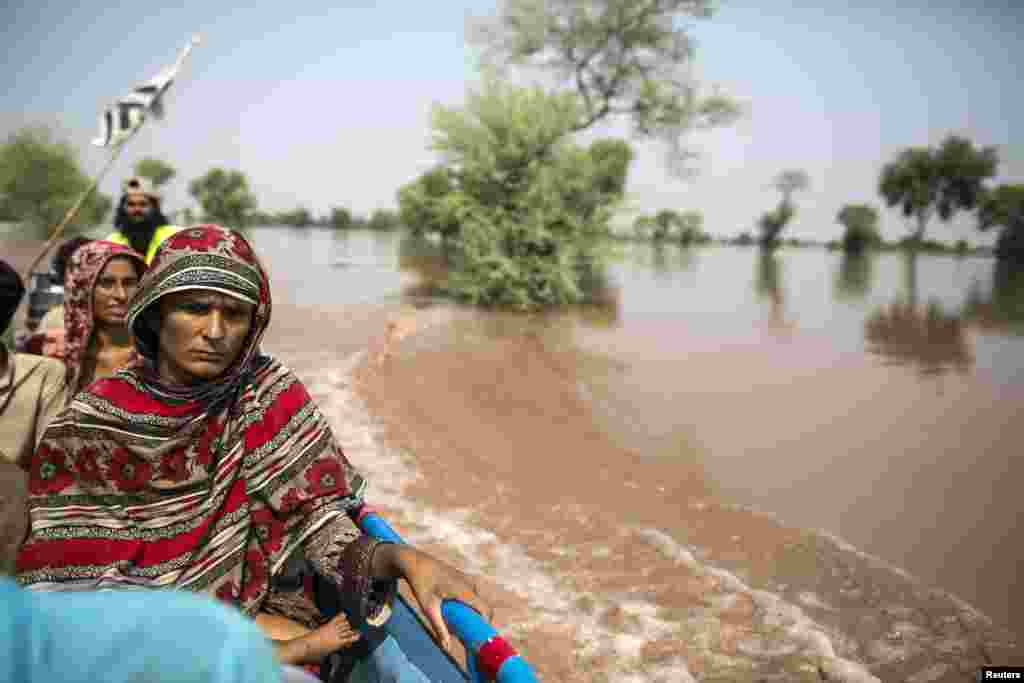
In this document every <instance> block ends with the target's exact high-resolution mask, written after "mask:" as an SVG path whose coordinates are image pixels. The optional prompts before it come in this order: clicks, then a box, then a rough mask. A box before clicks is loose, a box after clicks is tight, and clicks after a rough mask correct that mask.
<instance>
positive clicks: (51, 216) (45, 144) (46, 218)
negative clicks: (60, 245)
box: [0, 126, 113, 232]
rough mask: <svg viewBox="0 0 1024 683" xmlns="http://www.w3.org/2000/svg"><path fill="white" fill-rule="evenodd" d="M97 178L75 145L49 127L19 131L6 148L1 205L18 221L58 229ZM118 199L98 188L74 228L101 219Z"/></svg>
mask: <svg viewBox="0 0 1024 683" xmlns="http://www.w3.org/2000/svg"><path fill="white" fill-rule="evenodd" d="M91 183H92V181H91V179H90V178H89V177H88V176H86V175H85V173H84V172H83V171H82V170H81V168H80V167H79V165H78V159H77V157H76V155H75V153H74V150H73V149H72V147H71V145H70V144H68V143H67V142H66V141H64V140H59V139H57V138H56V137H55V135H54V133H53V132H52V131H51V130H50V129H49V128H47V127H45V126H29V127H27V128H23V129H21V130H18V131H16V132H14V133H12V134H11V135H10V136H9V137H8V138H7V141H6V142H5V143H4V145H3V146H2V147H0V206H2V207H3V208H2V213H3V214H5V215H6V216H7V217H9V218H11V219H13V220H18V221H24V222H26V223H29V224H31V225H33V226H35V227H36V228H50V229H52V228H55V227H56V226H57V225H58V224H59V223H60V222H61V221H62V220H63V219H64V216H65V215H66V214H67V212H68V210H69V209H70V208H71V207H72V206H73V205H74V203H75V202H76V201H77V200H78V198H79V197H80V196H81V194H82V193H83V192H85V191H86V189H87V188H88V187H89V186H90V185H91ZM112 204H113V203H112V202H111V200H110V197H108V196H107V195H104V194H100V193H98V192H95V191H94V192H92V193H91V194H90V195H89V198H88V199H87V200H86V201H85V203H84V204H83V205H82V208H81V209H80V210H79V212H78V214H77V215H76V216H75V218H74V219H73V220H72V222H71V224H70V225H69V226H68V231H69V232H73V231H75V230H80V229H83V228H86V227H91V226H93V225H97V224H99V223H101V222H102V221H103V220H104V218H105V217H106V216H107V214H108V213H109V212H110V208H111V206H112Z"/></svg>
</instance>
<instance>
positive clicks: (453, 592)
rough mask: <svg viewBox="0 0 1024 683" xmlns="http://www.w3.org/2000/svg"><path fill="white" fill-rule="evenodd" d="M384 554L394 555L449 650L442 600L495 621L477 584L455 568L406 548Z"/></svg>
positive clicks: (396, 547)
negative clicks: (462, 606) (459, 604)
mask: <svg viewBox="0 0 1024 683" xmlns="http://www.w3.org/2000/svg"><path fill="white" fill-rule="evenodd" d="M382 550H384V552H385V553H388V554H391V555H392V557H391V558H389V559H391V560H392V561H393V562H394V565H393V566H394V567H395V569H396V570H397V571H396V573H397V574H398V575H400V576H401V577H402V578H404V579H405V580H406V581H407V582H408V584H409V587H410V588H412V592H413V595H415V596H416V601H417V602H419V604H420V608H421V609H422V610H423V613H424V614H425V615H426V617H427V620H428V621H429V622H430V625H431V626H433V628H434V632H435V633H436V634H437V636H438V638H439V639H440V640H441V645H442V646H443V647H444V648H445V649H446V650H448V651H451V635H450V634H449V633H448V628H447V626H446V625H445V623H444V618H443V617H442V616H441V601H442V600H459V601H460V602H463V603H465V604H466V605H468V606H470V607H472V608H473V609H475V610H476V611H477V612H479V613H480V614H481V615H482V616H483V618H484V619H486V620H487V621H488V622H489V621H491V619H492V618H493V611H492V610H491V608H490V606H489V605H488V604H487V603H485V602H484V600H483V598H482V597H481V596H480V593H479V591H478V588H477V584H476V581H474V580H473V579H472V578H471V577H469V576H467V575H466V574H464V573H462V572H460V571H459V570H458V569H456V568H455V567H452V566H451V565H449V564H446V563H444V562H442V561H441V560H438V559H436V558H434V557H431V556H430V555H428V554H426V553H425V552H423V551H420V550H416V549H415V548H413V547H411V546H407V545H390V544H389V545H384V546H379V547H378V548H377V552H378V553H379V552H381V551H382ZM375 560H376V558H375Z"/></svg>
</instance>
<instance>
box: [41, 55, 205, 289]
mask: <svg viewBox="0 0 1024 683" xmlns="http://www.w3.org/2000/svg"><path fill="white" fill-rule="evenodd" d="M199 40H200V39H199V36H192V39H191V40H189V43H188V45H186V46H185V49H184V50H182V52H181V54H180V55H178V59H177V60H175V62H174V70H175V72H176V71H178V70H179V69H180V68H181V65H182V64H183V63H184V61H185V58H186V57H188V55H189V53H190V52H192V48H193V47H194V46H196V45H198V44H199ZM145 122H146V118H145V117H143V118H142V119H141V120H139V122H138V123H137V124H136V125H135V126H134V127H133V128H132V130H131V132H129V133H128V135H127V137H125V138H124V139H123V140H121V141H120V142H118V143H117V144H116V145H115V146H114V151H113V153H112V154H111V155H110V158H109V159H107V163H106V164H104V165H103V168H102V169H101V170H100V172H99V175H97V176H96V178H95V180H93V181H92V184H90V185H89V187H88V188H86V190H85V192H83V193H82V194H81V195H80V196H79V197H78V200H77V201H76V202H75V203H74V204H73V205H72V206H71V208H70V209H68V212H67V213H66V214H64V220H62V221H61V222H60V224H59V225H58V226H57V227H56V228H54V230H53V235H51V236H50V238H49V239H48V240H46V244H44V245H43V248H42V250H41V251H40V252H39V254H38V255H36V257H35V259H34V260H33V261H32V264H31V265H30V266H29V267H28V270H26V271H25V282H26V283H29V282H31V281H32V272H33V271H34V270H35V269H36V266H38V265H39V262H40V261H42V260H43V259H44V258H45V257H46V254H47V253H49V251H50V249H52V248H53V245H54V244H55V243H56V242H57V240H58V239H60V236H61V235H62V234H63V233H64V229H65V228H66V227H67V226H68V224H69V223H71V221H72V220H74V218H75V216H76V215H77V214H78V212H79V211H81V209H82V206H83V205H84V204H85V202H86V200H87V199H88V198H89V195H91V194H92V193H93V192H94V191H95V190H96V187H97V186H99V184H100V182H102V180H103V178H104V177H105V176H106V175H107V173H108V172H109V171H110V169H111V168H113V166H114V162H115V161H117V158H118V157H119V156H121V150H123V149H124V148H125V145H127V144H128V141H129V140H131V139H132V138H133V137H135V134H136V133H138V132H139V130H141V129H142V124H144V123H145Z"/></svg>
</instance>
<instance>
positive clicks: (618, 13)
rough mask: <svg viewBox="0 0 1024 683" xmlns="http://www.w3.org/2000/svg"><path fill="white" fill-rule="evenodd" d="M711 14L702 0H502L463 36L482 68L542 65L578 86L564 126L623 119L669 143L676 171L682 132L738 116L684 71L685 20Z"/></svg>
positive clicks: (688, 53) (689, 61) (687, 155)
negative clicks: (479, 51) (476, 48)
mask: <svg viewBox="0 0 1024 683" xmlns="http://www.w3.org/2000/svg"><path fill="white" fill-rule="evenodd" d="M711 14H712V3H711V2H710V1H709V0H604V1H603V2H581V1H580V0H505V1H504V2H503V3H502V4H501V5H500V7H499V11H498V13H497V15H496V16H492V17H490V18H489V19H484V20H477V21H476V22H474V23H473V24H472V25H471V27H470V29H471V30H470V37H471V41H472V42H474V43H476V44H477V45H480V46H481V47H482V48H483V50H484V54H483V57H484V64H485V65H486V66H487V67H491V68H495V69H497V70H498V71H501V70H504V69H507V68H510V67H511V68H527V69H530V68H533V69H539V70H541V71H543V72H546V73H549V74H552V75H554V76H555V77H556V78H557V79H558V80H559V82H560V84H561V85H562V86H563V87H566V88H568V91H569V92H573V93H575V94H576V95H578V96H579V98H580V101H581V106H580V108H579V110H578V111H577V113H576V116H575V118H574V119H573V121H571V122H570V126H569V129H568V132H577V131H582V130H587V129H589V128H591V127H592V126H595V125H597V124H599V123H602V122H606V121H609V120H612V119H625V120H628V121H629V122H630V123H631V124H632V127H633V130H634V131H635V133H636V134H637V135H639V136H641V137H646V138H654V139H658V140H661V141H663V142H664V143H666V144H667V146H668V150H669V152H670V153H669V155H668V160H669V161H670V168H671V170H673V171H674V172H676V173H679V174H683V173H687V172H690V170H691V169H688V168H687V162H688V161H690V160H692V159H693V158H694V157H695V156H696V154H695V153H694V152H693V151H692V150H691V149H689V148H687V146H686V145H685V142H684V139H685V136H686V134H687V133H689V132H691V131H693V130H696V129H709V128H715V127H719V126H725V125H729V124H731V123H732V122H734V121H735V120H736V119H737V118H738V117H739V116H740V108H739V106H738V105H737V104H736V103H735V102H734V101H733V100H732V99H730V98H728V97H726V96H724V95H722V94H719V93H718V92H714V93H712V94H711V95H708V96H701V95H700V94H699V92H698V83H697V82H696V79H695V78H694V77H693V75H692V73H691V67H692V65H693V59H694V44H693V40H692V39H691V38H690V36H689V34H688V33H687V31H688V29H689V27H690V26H689V24H690V22H691V20H693V19H703V18H707V17H710V16H711Z"/></svg>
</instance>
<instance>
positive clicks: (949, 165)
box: [878, 135, 999, 242]
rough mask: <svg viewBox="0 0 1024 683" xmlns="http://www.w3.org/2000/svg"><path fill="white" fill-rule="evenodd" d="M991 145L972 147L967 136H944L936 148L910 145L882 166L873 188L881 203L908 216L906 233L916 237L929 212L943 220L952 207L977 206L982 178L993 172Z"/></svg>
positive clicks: (996, 162)
mask: <svg viewBox="0 0 1024 683" xmlns="http://www.w3.org/2000/svg"><path fill="white" fill-rule="evenodd" d="M998 165H999V156H998V153H997V151H996V148H995V147H985V148H975V147H974V145H973V144H971V142H970V141H969V140H966V139H965V138H962V137H959V136H956V135H950V136H948V137H946V139H945V140H943V142H942V144H941V145H940V146H939V147H938V148H931V147H910V148H908V149H905V150H904V151H903V152H901V153H900V155H899V156H898V157H897V158H896V160H895V161H892V162H890V163H888V164H886V165H885V166H884V167H883V168H882V173H881V176H880V178H879V183H878V193H879V194H880V195H881V196H882V198H883V199H884V200H885V203H886V206H888V207H890V208H892V207H895V206H899V207H900V210H901V211H902V212H903V215H904V216H905V217H906V218H911V217H912V218H914V219H915V221H916V222H917V227H916V229H915V231H914V233H913V235H912V238H913V241H914V242H920V241H921V239H922V238H923V237H924V232H925V229H926V228H927V227H928V222H929V221H930V220H931V218H932V216H933V215H935V214H936V213H938V215H939V218H940V219H941V220H942V221H944V222H945V221H949V220H950V219H951V218H952V217H953V216H954V215H955V214H956V213H957V212H958V211H961V210H966V211H971V210H974V209H975V208H977V206H978V203H979V202H980V200H981V199H982V197H983V195H984V192H985V181H986V180H988V179H990V178H992V177H993V176H995V174H996V168H997V167H998Z"/></svg>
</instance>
